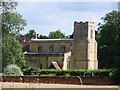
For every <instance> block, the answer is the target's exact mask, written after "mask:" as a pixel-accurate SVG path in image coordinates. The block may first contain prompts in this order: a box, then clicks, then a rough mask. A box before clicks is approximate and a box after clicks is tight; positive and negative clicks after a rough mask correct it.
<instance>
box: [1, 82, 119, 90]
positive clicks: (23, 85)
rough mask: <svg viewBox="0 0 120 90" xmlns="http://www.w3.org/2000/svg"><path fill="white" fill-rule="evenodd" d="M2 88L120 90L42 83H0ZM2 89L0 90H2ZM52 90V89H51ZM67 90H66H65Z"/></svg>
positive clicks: (110, 86) (96, 86)
mask: <svg viewBox="0 0 120 90" xmlns="http://www.w3.org/2000/svg"><path fill="white" fill-rule="evenodd" d="M0 87H1V88H46V89H47V88H56V89H57V88H59V89H60V88H61V89H62V88H68V89H71V90H73V88H74V90H75V89H78V88H82V90H84V89H85V90H120V89H118V88H119V87H118V86H114V85H67V84H42V83H41V84H40V83H36V84H35V83H14V82H12V83H10V82H4V83H2V82H0ZM1 88H0V89H1ZM49 90H50V89H49ZM64 90H66V89H64ZM80 90H81V89H80Z"/></svg>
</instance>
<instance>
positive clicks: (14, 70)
mask: <svg viewBox="0 0 120 90" xmlns="http://www.w3.org/2000/svg"><path fill="white" fill-rule="evenodd" d="M3 73H4V74H5V75H15V76H23V73H22V71H21V69H20V68H19V67H18V66H16V65H14V64H11V65H8V66H7V67H6V68H5V69H4V71H3Z"/></svg>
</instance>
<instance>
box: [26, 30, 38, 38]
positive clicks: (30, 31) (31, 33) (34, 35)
mask: <svg viewBox="0 0 120 90" xmlns="http://www.w3.org/2000/svg"><path fill="white" fill-rule="evenodd" d="M24 36H25V37H29V38H36V36H37V34H36V32H35V30H29V32H28V33H27V34H25V35H24Z"/></svg>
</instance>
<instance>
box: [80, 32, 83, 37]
mask: <svg viewBox="0 0 120 90" xmlns="http://www.w3.org/2000/svg"><path fill="white" fill-rule="evenodd" d="M80 38H81V39H82V38H83V30H81V32H80Z"/></svg>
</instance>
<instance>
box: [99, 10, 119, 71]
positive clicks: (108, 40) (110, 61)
mask: <svg viewBox="0 0 120 90" xmlns="http://www.w3.org/2000/svg"><path fill="white" fill-rule="evenodd" d="M102 20H103V23H100V24H99V32H100V33H99V38H98V45H99V51H98V57H99V67H100V68H109V69H115V68H118V67H119V66H120V11H112V12H110V13H108V14H106V15H105V17H103V18H102Z"/></svg>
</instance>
